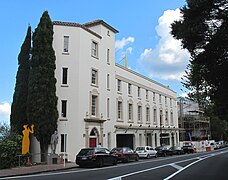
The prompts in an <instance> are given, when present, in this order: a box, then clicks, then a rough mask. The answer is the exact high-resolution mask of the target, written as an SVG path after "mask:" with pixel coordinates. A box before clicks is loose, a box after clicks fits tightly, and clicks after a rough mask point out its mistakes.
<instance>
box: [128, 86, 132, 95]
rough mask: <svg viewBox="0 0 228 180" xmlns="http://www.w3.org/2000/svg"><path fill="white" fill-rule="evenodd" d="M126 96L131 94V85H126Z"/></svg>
mask: <svg viewBox="0 0 228 180" xmlns="http://www.w3.org/2000/svg"><path fill="white" fill-rule="evenodd" d="M128 94H131V84H130V83H129V84H128Z"/></svg>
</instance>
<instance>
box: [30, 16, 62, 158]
mask: <svg viewBox="0 0 228 180" xmlns="http://www.w3.org/2000/svg"><path fill="white" fill-rule="evenodd" d="M52 41H53V24H52V21H51V19H50V17H49V15H48V12H47V11H45V12H44V13H43V15H42V17H41V18H40V22H39V24H38V26H37V28H36V29H35V32H34V34H33V49H32V59H31V62H30V64H31V70H30V76H29V89H28V106H27V107H28V119H29V123H30V124H34V125H35V134H34V135H35V137H36V138H37V140H38V141H39V142H40V148H41V153H42V157H41V161H45V160H46V159H45V155H44V154H45V153H47V150H48V145H49V143H50V138H51V135H52V134H53V132H54V131H55V130H56V129H57V118H58V112H57V97H56V87H55V84H56V79H55V68H56V65H55V52H54V50H53V47H52Z"/></svg>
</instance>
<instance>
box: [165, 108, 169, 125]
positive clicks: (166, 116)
mask: <svg viewBox="0 0 228 180" xmlns="http://www.w3.org/2000/svg"><path fill="white" fill-rule="evenodd" d="M168 123H169V121H168V111H166V112H165V124H166V125H168Z"/></svg>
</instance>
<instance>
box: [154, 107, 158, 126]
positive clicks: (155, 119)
mask: <svg viewBox="0 0 228 180" xmlns="http://www.w3.org/2000/svg"><path fill="white" fill-rule="evenodd" d="M154 124H157V109H154Z"/></svg>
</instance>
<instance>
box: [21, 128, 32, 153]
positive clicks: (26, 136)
mask: <svg viewBox="0 0 228 180" xmlns="http://www.w3.org/2000/svg"><path fill="white" fill-rule="evenodd" d="M23 127H24V130H23V131H22V133H23V139H22V155H25V154H27V153H29V145H30V140H29V133H31V134H33V133H34V125H33V124H32V125H31V129H30V128H29V127H28V124H25V125H24V126H23Z"/></svg>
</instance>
